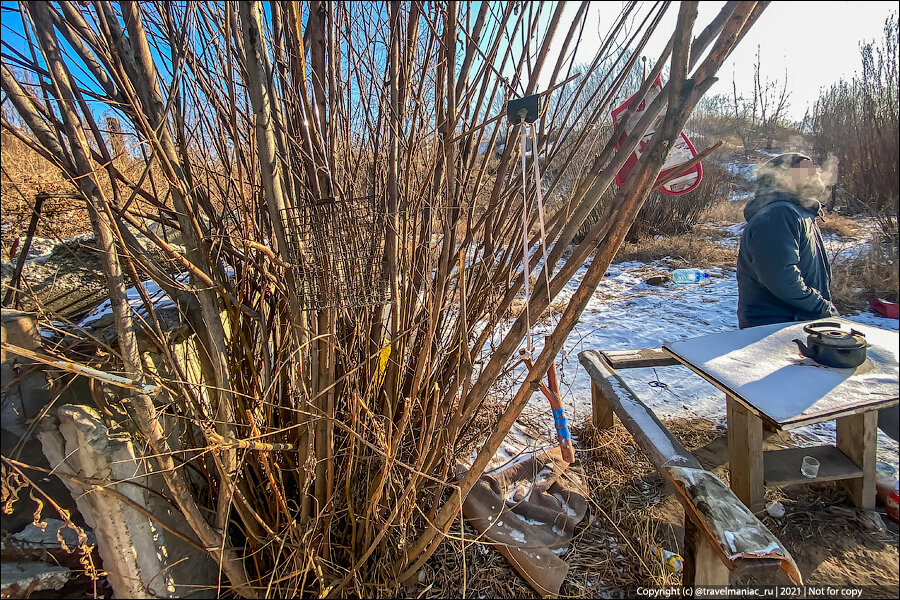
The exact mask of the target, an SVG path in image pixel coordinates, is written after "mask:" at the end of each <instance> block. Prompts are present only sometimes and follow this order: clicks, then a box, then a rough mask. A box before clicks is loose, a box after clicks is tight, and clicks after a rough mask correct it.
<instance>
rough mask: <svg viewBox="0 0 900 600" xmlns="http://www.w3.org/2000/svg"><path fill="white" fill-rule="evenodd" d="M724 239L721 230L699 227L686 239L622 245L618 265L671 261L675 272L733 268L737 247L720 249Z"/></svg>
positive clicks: (617, 259) (662, 238) (686, 236)
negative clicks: (696, 268)
mask: <svg viewBox="0 0 900 600" xmlns="http://www.w3.org/2000/svg"><path fill="white" fill-rule="evenodd" d="M722 237H723V234H722V232H721V231H719V230H718V229H715V228H712V227H704V226H702V225H698V226H696V227H694V229H693V230H692V231H691V232H690V233H686V234H683V235H676V236H671V237H659V238H653V239H648V240H644V241H642V242H640V243H638V244H633V243H626V244H623V245H622V247H621V248H620V249H619V252H618V254H616V261H617V262H618V261H638V262H653V261H656V260H661V259H663V258H668V259H670V262H672V264H673V268H678V267H682V266H685V267H686V266H692V267H698V266H703V267H711V266H715V267H723V268H734V265H735V264H736V263H737V246H734V247H725V246H722V245H720V244H719V243H718V240H720V239H722Z"/></svg>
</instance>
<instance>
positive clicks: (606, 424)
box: [591, 379, 616, 429]
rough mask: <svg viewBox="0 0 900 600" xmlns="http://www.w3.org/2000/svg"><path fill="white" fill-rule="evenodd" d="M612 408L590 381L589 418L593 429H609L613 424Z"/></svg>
mask: <svg viewBox="0 0 900 600" xmlns="http://www.w3.org/2000/svg"><path fill="white" fill-rule="evenodd" d="M615 416H616V415H615V413H614V412H613V407H612V405H611V404H610V403H609V400H607V399H606V396H605V395H604V394H603V390H601V389H600V388H599V387H597V384H596V383H594V380H593V379H592V380H591V417H592V422H593V424H594V429H609V428H610V427H612V426H613V424H614V422H615Z"/></svg>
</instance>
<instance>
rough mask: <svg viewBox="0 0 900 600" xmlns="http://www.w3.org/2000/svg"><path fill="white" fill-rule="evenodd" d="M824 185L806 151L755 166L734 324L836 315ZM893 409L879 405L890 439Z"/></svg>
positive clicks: (899, 413)
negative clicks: (822, 224)
mask: <svg viewBox="0 0 900 600" xmlns="http://www.w3.org/2000/svg"><path fill="white" fill-rule="evenodd" d="M824 191H825V184H824V183H823V182H822V179H821V177H820V176H819V169H818V168H817V167H816V165H815V163H814V162H813V161H812V159H810V158H809V157H808V156H806V155H804V154H800V153H797V152H790V153H788V154H781V155H779V156H776V157H775V158H773V159H771V160H770V161H768V162H767V163H765V164H763V165H762V166H761V167H760V168H759V171H758V174H757V180H756V193H755V194H754V196H753V198H752V199H751V200H750V201H749V202H747V205H746V206H745V207H744V218H745V219H746V220H747V225H746V227H745V228H744V233H743V235H742V236H741V245H740V249H739V251H738V262H737V283H738V306H737V316H738V326H739V327H740V328H741V329H744V328H746V327H756V326H757V325H769V324H771V323H784V322H790V321H810V320H813V319H819V318H823V317H830V316H837V315H838V314H839V313H838V310H837V309H836V308H835V306H834V304H833V303H832V301H831V289H830V288H831V265H830V264H829V263H828V256H827V255H826V254H825V245H824V244H823V242H822V233H821V231H819V226H818V225H817V224H816V217H818V216H820V215H822V214H823V213H822V205H821V204H820V203H819V200H818V199H819V197H820V196H821V195H822V194H823V192H824ZM898 416H900V411H898V409H897V407H892V408H889V409H883V410H881V411H879V415H878V427H879V428H880V429H881V430H882V431H883V432H884V433H886V434H887V435H889V436H890V437H892V438H893V439H895V440H896V439H897V437H898V429H900V424H898V421H900V418H898Z"/></svg>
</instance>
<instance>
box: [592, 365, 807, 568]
mask: <svg viewBox="0 0 900 600" xmlns="http://www.w3.org/2000/svg"><path fill="white" fill-rule="evenodd" d="M578 359H579V361H580V362H581V364H582V365H583V366H584V368H585V369H586V370H587V372H588V374H590V376H591V380H592V381H593V382H594V383H595V384H596V385H597V387H598V388H599V389H600V390H601V391H602V392H603V394H604V396H605V397H606V399H607V400H608V402H609V403H610V404H611V405H612V407H613V409H614V410H615V413H616V414H617V415H618V416H619V418H620V419H621V421H622V424H623V425H624V426H625V428H626V429H627V430H628V432H629V433H630V434H631V435H632V437H634V439H635V441H636V442H637V443H638V444H639V445H640V446H641V449H642V450H643V451H644V453H645V454H646V455H647V457H648V458H649V459H650V462H651V463H653V465H654V466H655V467H656V468H657V470H659V472H660V474H662V475H663V477H665V478H666V479H667V480H668V481H669V483H670V484H671V485H672V486H673V487H674V489H675V491H676V492H677V493H676V497H677V498H678V500H679V502H681V504H682V505H683V506H684V509H685V517H686V521H685V523H686V526H687V523H688V521H690V522H691V523H692V525H691V526H696V528H697V530H698V531H699V533H698V534H697V536H695V537H694V538H691V547H690V553H691V554H692V557H693V558H692V560H693V561H694V562H693V563H692V564H693V565H694V566H698V565H699V567H700V572H699V573H693V574H692V575H691V577H694V578H695V579H697V578H699V580H708V581H710V582H712V581H721V579H722V574H721V572H717V571H716V569H714V568H710V567H709V561H708V557H709V553H710V552H712V554H713V555H714V556H716V557H717V558H718V559H719V561H720V562H721V563H722V564H723V565H725V567H727V568H728V569H729V570H731V571H737V570H740V569H743V568H745V567H753V566H771V565H773V564H778V565H780V567H781V569H782V570H783V571H784V572H785V573H786V574H787V575H788V576H789V577H791V579H792V580H794V581H795V582H797V583H798V584H799V583H801V581H802V579H801V577H800V573H799V571H798V570H797V565H796V563H795V562H794V559H793V558H792V557H791V555H790V553H788V551H787V550H785V549H784V547H783V546H782V545H781V543H780V542H779V541H778V539H777V538H775V536H774V535H773V534H772V533H771V532H770V531H769V530H768V529H767V528H766V527H765V525H763V524H762V522H760V521H759V519H757V518H756V516H755V515H754V514H753V513H752V512H750V510H749V509H748V508H747V507H746V506H744V504H743V503H742V502H741V501H740V500H739V499H738V498H737V497H736V496H735V494H734V492H732V491H731V490H730V489H729V488H728V486H727V485H725V483H724V482H723V481H722V480H721V479H719V478H718V477H716V476H715V475H713V474H712V473H709V472H708V471H706V470H705V469H703V467H702V466H701V465H700V462H699V461H698V460H697V459H696V457H694V455H693V454H691V453H690V452H688V451H687V450H686V449H685V448H684V446H682V445H681V443H680V442H679V441H678V440H677V439H675V438H674V437H673V436H672V434H671V433H670V432H669V430H668V429H666V427H665V426H664V425H663V424H662V423H661V422H660V421H659V419H658V418H657V417H656V415H655V414H654V413H653V411H651V410H650V409H648V408H647V407H646V406H645V405H644V403H643V402H641V401H640V399H639V398H638V397H637V396H636V395H635V394H634V392H633V391H632V390H631V389H630V388H629V387H628V385H627V384H626V383H625V382H624V381H623V380H622V379H621V377H619V375H618V374H617V373H616V372H615V369H613V368H612V367H611V366H610V365H609V364H608V363H607V362H606V361H605V360H604V359H603V358H602V357H601V356H600V354H598V353H597V352H594V351H591V350H587V351H585V352H581V353H580V354H579V355H578ZM760 483H761V482H760ZM704 544H707V546H704Z"/></svg>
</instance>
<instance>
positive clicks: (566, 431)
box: [556, 427, 569, 442]
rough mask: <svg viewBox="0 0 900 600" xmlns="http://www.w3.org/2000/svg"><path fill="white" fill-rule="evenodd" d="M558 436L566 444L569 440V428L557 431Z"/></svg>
mask: <svg viewBox="0 0 900 600" xmlns="http://www.w3.org/2000/svg"><path fill="white" fill-rule="evenodd" d="M556 435H558V436H559V437H561V438H562V440H563V441H564V442H566V441H568V440H569V428H568V427H563V428H562V429H557V430H556Z"/></svg>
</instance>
